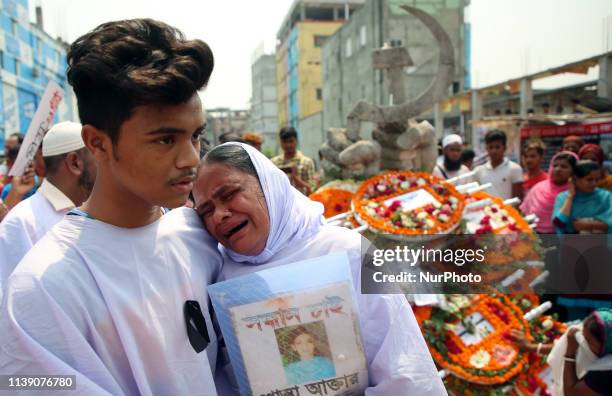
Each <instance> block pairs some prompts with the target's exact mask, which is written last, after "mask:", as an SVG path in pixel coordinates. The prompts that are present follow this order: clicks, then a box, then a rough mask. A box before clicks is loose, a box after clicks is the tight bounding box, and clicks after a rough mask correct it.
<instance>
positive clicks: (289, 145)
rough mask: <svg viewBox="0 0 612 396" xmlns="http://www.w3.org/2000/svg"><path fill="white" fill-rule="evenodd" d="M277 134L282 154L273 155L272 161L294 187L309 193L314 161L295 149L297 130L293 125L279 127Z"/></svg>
mask: <svg viewBox="0 0 612 396" xmlns="http://www.w3.org/2000/svg"><path fill="white" fill-rule="evenodd" d="M278 136H279V138H280V142H281V148H282V149H283V155H277V156H276V157H273V158H272V162H273V163H274V165H276V166H278V167H279V168H280V169H282V170H283V171H284V172H285V173H287V175H288V176H289V179H290V180H291V184H292V185H293V186H294V187H295V188H297V189H298V190H299V191H301V192H302V193H303V194H305V195H309V194H310V193H312V190H313V186H314V173H315V166H314V161H313V160H312V159H310V158H308V157H306V156H305V155H304V154H302V152H301V151H299V150H298V149H297V145H298V138H297V132H296V130H295V129H294V128H293V127H284V128H281V130H280V132H279V134H278Z"/></svg>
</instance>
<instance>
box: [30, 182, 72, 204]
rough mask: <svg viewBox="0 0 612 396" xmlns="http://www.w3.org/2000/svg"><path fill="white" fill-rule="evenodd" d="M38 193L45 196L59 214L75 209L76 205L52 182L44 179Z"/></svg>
mask: <svg viewBox="0 0 612 396" xmlns="http://www.w3.org/2000/svg"><path fill="white" fill-rule="evenodd" d="M38 191H39V192H40V193H41V194H42V195H43V197H45V198H47V201H49V202H50V203H51V205H52V206H53V208H54V209H55V210H56V211H57V212H59V211H61V210H65V209H72V208H74V203H73V202H72V201H71V200H70V198H68V197H67V196H66V194H64V193H63V192H61V190H60V189H58V188H57V187H55V186H54V185H53V184H51V182H50V181H49V180H47V179H44V180H43V182H42V184H41V185H40V187H39V188H38Z"/></svg>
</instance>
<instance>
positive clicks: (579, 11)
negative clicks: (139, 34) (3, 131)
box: [29, 0, 612, 109]
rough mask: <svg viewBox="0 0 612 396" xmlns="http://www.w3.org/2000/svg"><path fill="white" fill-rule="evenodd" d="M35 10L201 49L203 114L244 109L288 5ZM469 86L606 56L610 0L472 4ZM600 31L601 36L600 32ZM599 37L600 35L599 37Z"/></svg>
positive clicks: (64, 2) (73, 30)
mask: <svg viewBox="0 0 612 396" xmlns="http://www.w3.org/2000/svg"><path fill="white" fill-rule="evenodd" d="M29 1H30V14H31V18H32V19H34V7H35V6H37V5H41V6H42V7H43V19H44V26H45V30H46V31H47V32H48V33H49V34H51V35H52V36H53V37H57V36H60V37H62V38H63V39H64V40H66V41H68V42H72V41H73V40H74V39H76V38H77V37H79V36H80V35H82V34H84V33H86V32H87V31H89V30H91V29H93V28H94V27H96V26H97V25H99V24H101V23H103V22H107V21H110V20H117V19H126V18H145V17H146V18H154V19H159V20H162V21H164V22H166V23H168V24H170V25H173V26H175V27H177V28H179V29H180V30H182V31H183V32H184V33H185V35H186V36H187V37H188V38H199V39H201V40H204V41H206V42H207V43H208V45H209V46H210V47H211V49H212V50H213V53H214V55H215V70H214V72H213V75H212V76H211V80H210V83H209V85H208V87H207V89H206V90H205V91H204V92H203V93H202V94H201V96H202V99H203V102H204V106H205V107H206V108H209V109H210V108H215V107H230V108H232V109H247V108H248V105H249V98H250V95H251V60H252V56H253V53H254V52H255V51H256V49H257V48H258V47H260V46H261V45H263V46H264V49H265V52H266V53H271V52H273V50H274V46H275V43H276V33H277V31H278V29H279V27H280V25H281V23H282V21H283V19H284V17H285V15H286V13H287V12H288V10H289V8H290V6H291V3H292V2H293V0H172V1H168V0H163V1H162V0H104V1H100V0H29ZM467 18H468V20H469V22H470V23H471V24H472V59H471V64H472V83H473V85H474V86H476V87H482V86H487V85H491V84H493V83H497V82H501V81H505V80H508V79H510V78H515V77H519V76H521V75H524V74H527V73H534V72H536V71H539V70H543V69H547V68H550V67H554V66H558V65H562V64H565V63H569V62H573V61H576V60H579V59H583V58H587V57H590V56H593V55H596V54H598V53H601V52H603V51H605V50H606V47H607V48H608V50H612V1H611V0H472V1H471V4H470V6H469V7H468V9H467ZM606 33H607V34H606ZM606 36H607V37H608V38H607V39H606ZM596 78H597V70H596V68H595V69H592V70H591V71H590V73H589V75H587V76H578V77H576V76H566V75H564V76H561V77H553V78H548V79H546V80H541V81H538V82H536V83H535V84H534V88H536V89H537V88H552V87H556V86H560V85H568V84H572V83H578V82H582V81H585V80H593V79H596Z"/></svg>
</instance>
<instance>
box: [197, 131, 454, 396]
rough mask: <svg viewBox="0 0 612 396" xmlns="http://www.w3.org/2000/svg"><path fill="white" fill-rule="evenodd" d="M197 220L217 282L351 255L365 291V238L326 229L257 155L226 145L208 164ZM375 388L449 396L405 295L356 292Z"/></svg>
mask: <svg viewBox="0 0 612 396" xmlns="http://www.w3.org/2000/svg"><path fill="white" fill-rule="evenodd" d="M194 198H195V203H196V208H197V212H198V214H199V215H200V216H201V218H202V220H203V222H204V224H205V226H206V228H207V229H208V231H209V232H210V234H211V235H212V236H213V237H215V238H216V239H217V240H218V241H219V243H220V250H221V252H222V254H223V256H224V266H223V270H222V273H221V277H220V279H221V280H223V279H228V278H233V277H236V276H239V275H243V274H247V273H251V272H256V271H260V270H263V269H267V268H271V267H276V266H280V265H285V264H290V263H293V262H296V261H301V260H305V259H308V258H314V257H319V256H323V255H326V254H328V253H332V252H337V251H347V252H348V255H349V258H350V261H351V267H352V268H351V270H352V273H353V278H354V279H353V281H354V284H355V287H356V288H358V287H359V285H360V284H361V282H360V277H361V236H360V235H359V234H358V233H356V232H354V231H351V230H348V229H346V228H341V227H335V226H330V225H326V224H325V220H324V218H323V215H322V213H323V207H322V206H321V204H319V203H316V202H313V201H310V200H309V199H308V198H307V197H305V196H304V195H302V194H300V193H299V192H298V191H297V190H296V189H295V188H293V187H292V186H291V185H290V184H289V180H288V179H287V177H286V175H285V174H284V173H283V172H282V171H280V170H279V169H278V168H277V167H276V166H274V164H273V163H272V162H271V161H270V160H268V159H267V158H266V157H265V156H263V155H262V154H261V153H259V152H258V151H257V150H255V149H254V148H252V147H250V146H248V145H244V144H238V143H227V144H224V145H221V146H218V147H216V148H214V149H213V150H212V151H210V152H209V153H208V154H207V155H206V157H204V159H203V161H202V164H201V166H200V169H199V172H198V178H197V181H196V184H195V189H194ZM356 294H357V307H358V310H359V324H360V328H361V334H362V337H363V340H364V350H365V354H366V360H367V364H368V373H369V377H370V378H369V383H370V387H369V388H368V389H367V390H366V394H367V395H440V394H446V391H445V390H444V386H443V384H442V381H441V380H440V378H439V377H438V375H437V371H436V368H435V366H434V364H433V361H432V359H431V355H430V354H429V352H428V350H427V346H426V344H425V341H424V339H423V336H422V334H421V332H420V329H419V327H418V325H417V323H416V320H415V317H414V315H413V313H412V310H411V309H410V306H409V305H408V304H407V302H406V300H405V298H404V297H403V296H402V295H365V294H361V293H360V292H359V290H357V293H356Z"/></svg>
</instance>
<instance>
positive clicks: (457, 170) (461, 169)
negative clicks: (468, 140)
mask: <svg viewBox="0 0 612 396" xmlns="http://www.w3.org/2000/svg"><path fill="white" fill-rule="evenodd" d="M462 149H463V140H462V139H461V136H459V135H455V134H452V135H448V136H445V137H444V139H442V154H443V160H442V163H436V165H435V166H434V169H433V171H432V172H431V174H432V175H434V176H438V177H441V178H442V179H444V180H448V179H452V178H454V177H457V176H461V175H463V174H466V173H469V172H470V170H469V169H468V167H467V166H465V165H463V164H462V162H461V151H462ZM469 182H471V178H470V177H466V178H464V179H461V180H459V181H458V182H457V183H456V185H461V184H467V183H469Z"/></svg>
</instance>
